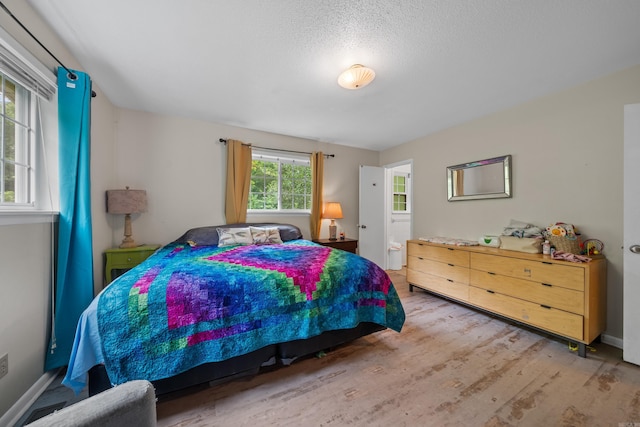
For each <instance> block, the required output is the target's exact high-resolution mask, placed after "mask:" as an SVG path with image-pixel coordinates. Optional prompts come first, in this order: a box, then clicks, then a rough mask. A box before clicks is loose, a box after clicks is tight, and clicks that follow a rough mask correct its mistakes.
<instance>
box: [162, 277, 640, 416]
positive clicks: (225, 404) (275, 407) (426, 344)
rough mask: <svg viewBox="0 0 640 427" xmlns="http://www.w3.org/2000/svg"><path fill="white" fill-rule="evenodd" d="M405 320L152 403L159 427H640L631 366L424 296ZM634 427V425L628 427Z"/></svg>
mask: <svg viewBox="0 0 640 427" xmlns="http://www.w3.org/2000/svg"><path fill="white" fill-rule="evenodd" d="M391 278H392V280H393V282H394V284H395V285H396V288H397V289H398V293H399V294H400V297H401V299H402V302H403V305H404V308H405V311H406V313H407V321H406V323H405V326H404V328H403V330H402V332H401V333H396V332H393V331H389V330H387V331H382V332H378V333H376V334H374V335H371V336H368V337H365V338H361V339H359V340H356V341H354V342H353V343H351V344H349V345H345V346H342V347H340V348H338V349H335V350H333V351H331V352H330V353H328V354H327V355H326V356H325V357H322V358H310V359H306V360H303V361H299V362H297V363H294V364H293V365H291V366H289V367H282V368H280V369H277V370H275V371H271V372H265V373H261V374H259V375H257V376H254V377H251V378H248V379H241V380H236V381H233V382H231V383H229V384H224V385H218V386H214V387H211V388H207V389H204V390H200V391H193V392H191V393H188V394H185V395H183V396H181V397H177V398H173V399H168V400H164V401H163V400H161V401H160V402H159V403H158V405H157V413H158V424H159V425H160V426H328V427H329V426H345V425H348V426H496V427H497V426H614V427H617V426H623V425H628V424H622V423H633V422H635V423H639V424H637V426H640V367H638V366H635V365H631V364H628V363H626V362H623V361H622V358H621V351H620V350H619V349H616V348H614V347H611V346H608V345H606V344H601V343H599V344H594V346H593V349H592V350H593V351H588V352H587V357H586V358H581V357H578V356H577V354H576V353H574V352H571V351H570V350H569V349H568V345H567V344H568V343H567V342H564V341H561V340H559V339H556V338H552V337H549V336H546V335H544V334H541V333H538V332H534V331H531V330H528V329H524V328H522V327H519V326H517V325H514V324H511V323H509V322H506V321H504V320H501V319H499V318H495V317H492V316H489V315H487V314H484V313H482V312H478V311H474V310H472V309H469V308H467V307H464V306H462V305H458V304H455V303H451V302H448V301H446V300H443V299H441V298H438V297H436V296H433V295H431V294H428V293H426V292H423V291H420V290H416V291H414V292H413V293H410V292H409V291H408V285H407V283H406V280H405V277H404V276H403V275H402V274H399V273H397V272H391ZM631 425H633V424H631Z"/></svg>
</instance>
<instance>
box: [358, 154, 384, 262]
mask: <svg viewBox="0 0 640 427" xmlns="http://www.w3.org/2000/svg"><path fill="white" fill-rule="evenodd" d="M384 172H385V170H384V168H379V167H375V166H362V165H361V166H360V198H359V211H360V216H359V218H358V226H359V228H358V253H359V254H360V256H362V257H364V258H367V259H368V260H370V261H373V262H375V263H376V264H378V265H379V266H380V267H382V268H386V264H385V261H386V259H387V257H386V253H387V252H386V249H387V248H386V243H385V241H386V239H385V236H386V232H385V221H384V212H385V210H384V203H385V199H384V187H385V185H384V177H385V173H384Z"/></svg>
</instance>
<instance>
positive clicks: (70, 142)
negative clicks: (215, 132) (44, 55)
mask: <svg viewBox="0 0 640 427" xmlns="http://www.w3.org/2000/svg"><path fill="white" fill-rule="evenodd" d="M72 71H73V73H74V74H75V76H76V78H75V79H74V78H72V77H73V76H71V75H70V74H69V72H68V71H67V70H65V69H64V68H58V145H59V150H58V174H59V179H60V220H59V229H58V250H57V256H58V261H57V273H56V284H55V295H54V296H53V298H55V306H54V321H53V325H52V332H51V339H50V345H49V351H48V352H47V357H46V361H45V370H50V369H54V368H59V367H61V366H66V365H67V364H68V363H69V356H70V354H71V348H72V346H73V340H74V334H75V331H76V325H77V323H78V319H79V318H80V314H82V312H83V311H84V309H85V308H86V307H87V306H88V305H89V303H91V300H92V299H93V250H92V235H91V191H90V190H91V179H90V158H91V153H90V148H91V138H90V134H91V79H90V78H89V76H88V75H87V74H85V73H82V72H79V71H75V70H72Z"/></svg>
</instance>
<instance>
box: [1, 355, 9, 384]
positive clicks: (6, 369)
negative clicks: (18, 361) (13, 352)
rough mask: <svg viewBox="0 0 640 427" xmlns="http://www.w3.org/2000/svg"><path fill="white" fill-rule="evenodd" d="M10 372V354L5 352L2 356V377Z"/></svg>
mask: <svg viewBox="0 0 640 427" xmlns="http://www.w3.org/2000/svg"><path fill="white" fill-rule="evenodd" d="M8 373H9V354H8V353H5V354H3V355H2V357H0V378H2V377H4V376H5V375H7V374H8Z"/></svg>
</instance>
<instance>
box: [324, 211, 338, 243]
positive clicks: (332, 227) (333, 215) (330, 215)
mask: <svg viewBox="0 0 640 427" xmlns="http://www.w3.org/2000/svg"><path fill="white" fill-rule="evenodd" d="M322 218H323V219H330V220H331V224H329V240H337V238H336V235H337V229H338V227H336V219H341V218H342V206H340V203H339V202H327V204H326V205H325V206H324V211H323V212H322Z"/></svg>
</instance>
